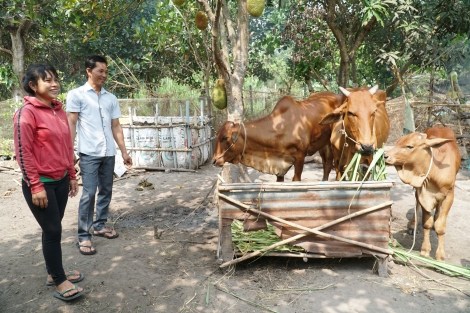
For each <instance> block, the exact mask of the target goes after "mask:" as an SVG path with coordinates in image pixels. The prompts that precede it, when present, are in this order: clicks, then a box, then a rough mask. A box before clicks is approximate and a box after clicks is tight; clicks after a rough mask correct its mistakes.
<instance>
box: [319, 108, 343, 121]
mask: <svg viewBox="0 0 470 313" xmlns="http://www.w3.org/2000/svg"><path fill="white" fill-rule="evenodd" d="M345 108H346V103H343V104H342V105H341V106H340V107H339V108H336V109H334V110H333V111H332V112H330V113H328V114H327V115H325V116H324V117H323V118H322V120H321V121H320V123H319V124H320V125H328V124H333V123H336V122H337V121H339V120H340V119H341V116H342V115H343V114H344V112H343V111H344V109H345Z"/></svg>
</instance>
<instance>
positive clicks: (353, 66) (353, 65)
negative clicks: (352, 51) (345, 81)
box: [351, 56, 359, 88]
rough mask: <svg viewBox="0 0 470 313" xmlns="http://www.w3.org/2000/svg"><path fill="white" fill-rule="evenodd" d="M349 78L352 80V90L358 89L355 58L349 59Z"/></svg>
mask: <svg viewBox="0 0 470 313" xmlns="http://www.w3.org/2000/svg"><path fill="white" fill-rule="evenodd" d="M351 78H352V84H353V87H354V88H357V87H359V84H358V82H357V65H356V57H355V56H354V57H352V58H351Z"/></svg>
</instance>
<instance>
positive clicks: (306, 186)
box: [219, 181, 395, 192]
mask: <svg viewBox="0 0 470 313" xmlns="http://www.w3.org/2000/svg"><path fill="white" fill-rule="evenodd" d="M394 185H395V183H394V182H391V181H388V182H387V181H385V182H372V181H371V182H367V181H366V182H364V183H362V184H361V182H349V181H348V182H312V183H308V182H306V183H295V182H293V183H263V184H261V183H252V184H247V183H232V184H223V185H220V186H219V191H232V190H236V191H240V190H253V191H257V192H259V191H260V190H261V191H266V190H323V189H328V190H330V189H357V188H359V187H367V188H370V189H381V188H391V187H393V186H394Z"/></svg>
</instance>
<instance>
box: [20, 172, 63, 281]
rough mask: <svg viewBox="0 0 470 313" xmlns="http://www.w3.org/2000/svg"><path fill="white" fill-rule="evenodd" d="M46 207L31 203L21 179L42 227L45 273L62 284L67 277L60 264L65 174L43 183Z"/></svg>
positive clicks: (27, 198) (25, 193) (26, 192)
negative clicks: (57, 179) (46, 201)
mask: <svg viewBox="0 0 470 313" xmlns="http://www.w3.org/2000/svg"><path fill="white" fill-rule="evenodd" d="M44 188H45V189H46V194H47V200H48V201H49V203H48V206H47V208H44V209H41V208H40V207H38V206H35V205H34V204H33V200H32V195H31V190H30V189H29V187H28V186H27V185H26V183H25V182H24V181H23V195H24V198H25V199H26V202H27V203H28V206H29V208H30V209H31V212H32V213H33V215H34V217H35V218H36V221H38V223H39V226H41V229H42V253H43V255H44V261H45V262H46V269H47V273H48V274H50V275H51V276H52V279H54V283H55V285H56V286H57V285H60V284H62V283H63V282H64V281H65V280H66V279H67V278H66V276H65V273H64V268H63V266H62V249H61V247H60V240H61V237H62V218H63V217H64V212H65V206H66V205H67V200H68V193H69V178H68V177H67V176H66V177H64V178H62V179H61V180H59V181H56V182H52V183H44Z"/></svg>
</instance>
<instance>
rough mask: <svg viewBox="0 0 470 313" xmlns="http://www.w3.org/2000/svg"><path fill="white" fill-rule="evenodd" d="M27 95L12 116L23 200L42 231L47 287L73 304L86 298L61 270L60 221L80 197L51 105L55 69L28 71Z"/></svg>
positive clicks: (63, 119) (64, 132) (60, 119)
mask: <svg viewBox="0 0 470 313" xmlns="http://www.w3.org/2000/svg"><path fill="white" fill-rule="evenodd" d="M23 88H24V90H25V91H26V92H27V93H28V94H29V96H26V97H24V105H23V106H22V107H21V108H20V109H19V110H18V111H17V112H16V113H15V115H14V117H13V120H14V141H15V151H16V160H17V162H18V165H19V166H20V169H21V172H22V173H23V195H24V197H25V199H26V202H27V203H28V206H29V208H30V209H31V212H32V213H33V215H34V217H35V218H36V220H37V222H38V223H39V225H40V226H41V229H42V251H43V254H44V260H45V263H46V269H47V273H48V277H47V280H46V285H48V286H54V285H55V287H56V291H55V292H54V296H55V297H56V298H59V299H62V300H66V301H68V300H72V299H75V298H78V297H80V296H81V295H83V294H84V292H85V291H84V289H83V288H81V287H78V286H77V285H74V284H73V283H76V282H79V281H81V280H82V279H83V275H82V274H81V273H79V272H78V271H71V272H69V273H67V274H66V273H65V272H64V268H63V266H62V250H61V246H60V240H61V235H62V224H61V221H62V218H63V216H64V211H65V206H66V205H67V196H70V197H74V196H75V195H77V193H78V184H77V180H76V177H75V169H74V166H73V165H74V161H73V159H74V158H73V146H72V139H71V136H70V130H69V125H68V121H67V116H66V115H65V112H64V110H63V109H62V103H60V102H59V101H56V100H54V99H55V98H57V96H58V94H59V89H60V84H59V81H58V75H57V72H56V70H55V69H54V67H52V66H50V65H47V64H34V65H31V66H30V67H29V68H28V69H27V71H26V74H25V76H24V78H23Z"/></svg>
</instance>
